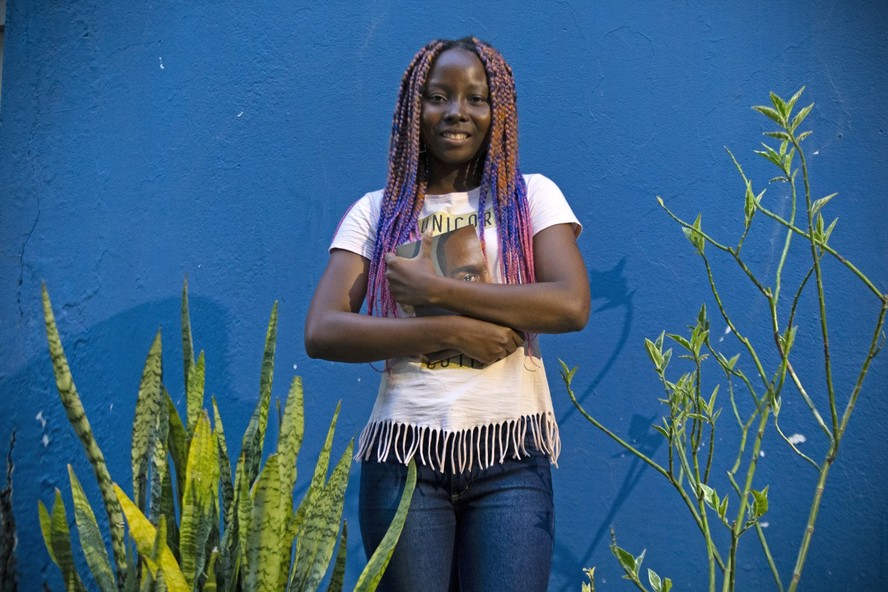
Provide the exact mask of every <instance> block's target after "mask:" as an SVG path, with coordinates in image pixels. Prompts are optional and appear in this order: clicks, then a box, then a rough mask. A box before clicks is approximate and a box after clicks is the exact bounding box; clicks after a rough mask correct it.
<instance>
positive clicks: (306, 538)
mask: <svg viewBox="0 0 888 592" xmlns="http://www.w3.org/2000/svg"><path fill="white" fill-rule="evenodd" d="M353 449H354V441H351V442H349V444H348V446H347V447H346V449H345V452H344V453H343V454H342V457H340V459H339V462H337V463H336V466H335V467H334V468H333V473H332V475H330V480H329V481H328V482H327V484H326V486H324V487H323V490H322V491H321V492H320V495H318V496H317V497H316V498H315V499H314V503H313V504H312V505H311V506H310V507H309V508H308V509H307V510H306V514H305V521H304V523H303V525H302V528H301V529H300V533H299V544H298V545H297V547H296V560H295V566H296V569H298V570H299V571H300V572H301V573H300V574H299V575H300V576H301V578H300V579H296V580H295V586H294V588H293V589H294V590H305V591H309V590H317V589H318V586H320V583H321V580H322V579H323V577H324V574H325V573H327V567H328V566H329V565H330V559H331V557H332V556H333V548H334V547H335V546H336V538H337V535H338V534H339V524H340V522H341V520H342V506H343V504H344V503H345V487H346V485H348V472H349V469H350V468H351V460H352V454H353Z"/></svg>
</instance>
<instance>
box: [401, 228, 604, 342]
mask: <svg viewBox="0 0 888 592" xmlns="http://www.w3.org/2000/svg"><path fill="white" fill-rule="evenodd" d="M423 241H424V243H425V244H424V245H423V249H422V251H421V252H420V255H419V256H417V257H415V258H413V259H405V258H403V257H397V256H396V255H388V256H387V260H386V261H387V264H388V271H387V272H386V277H387V278H388V281H389V287H390V288H391V290H392V295H393V296H394V298H395V300H396V301H397V302H399V303H400V304H402V305H409V306H422V305H431V306H438V307H441V308H446V309H448V310H452V311H454V312H458V313H462V314H464V315H467V316H470V317H474V318H476V319H483V320H485V321H490V322H491V323H496V324H498V325H505V326H508V327H512V328H513V329H515V330H517V331H527V332H530V333H566V332H569V331H579V330H580V329H582V328H583V327H584V326H585V325H586V321H587V320H588V318H589V308H590V296H589V280H588V278H587V275H586V266H585V264H584V263H583V258H582V256H581V255H580V251H579V249H578V248H577V242H576V237H575V235H574V231H573V226H572V225H571V224H556V225H555V226H550V227H549V228H546V229H544V230H542V231H540V232H538V233H537V234H536V235H534V237H533V255H534V267H535V270H536V280H537V281H536V283H533V284H490V283H481V282H465V281H459V280H455V279H451V278H447V277H443V276H439V275H437V274H436V273H435V271H434V268H433V267H432V263H431V258H430V241H431V237H430V236H424V237H423Z"/></svg>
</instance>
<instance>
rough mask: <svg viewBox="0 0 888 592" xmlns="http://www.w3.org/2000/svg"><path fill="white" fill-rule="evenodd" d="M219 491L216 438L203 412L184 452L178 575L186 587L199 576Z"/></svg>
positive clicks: (214, 515)
mask: <svg viewBox="0 0 888 592" xmlns="http://www.w3.org/2000/svg"><path fill="white" fill-rule="evenodd" d="M218 490H219V455H218V450H217V445H216V438H215V436H214V435H213V433H212V431H211V429H210V418H209V417H208V416H207V414H206V412H203V413H202V414H201V415H200V418H199V419H198V420H197V425H196V426H195V430H194V436H193V437H192V438H191V446H190V447H189V450H188V468H187V470H186V479H185V495H184V498H183V504H182V526H181V529H180V534H179V553H180V556H181V560H182V572H183V573H184V574H185V579H186V581H187V582H188V584H189V585H190V586H193V585H194V582H195V580H196V579H197V578H198V577H199V576H200V574H201V573H202V572H203V569H204V564H205V562H206V546H207V540H208V539H209V536H210V531H211V530H212V527H213V524H214V522H215V520H216V512H215V502H216V496H217V492H218Z"/></svg>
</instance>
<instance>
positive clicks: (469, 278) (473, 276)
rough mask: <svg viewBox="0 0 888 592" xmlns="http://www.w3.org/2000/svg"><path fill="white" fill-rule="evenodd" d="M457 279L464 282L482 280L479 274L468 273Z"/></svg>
mask: <svg viewBox="0 0 888 592" xmlns="http://www.w3.org/2000/svg"><path fill="white" fill-rule="evenodd" d="M457 279H460V280H462V281H464V282H477V281H479V280H480V279H481V278H479V277H478V274H477V273H470V272H466V273H461V274H460V275H459V278H457Z"/></svg>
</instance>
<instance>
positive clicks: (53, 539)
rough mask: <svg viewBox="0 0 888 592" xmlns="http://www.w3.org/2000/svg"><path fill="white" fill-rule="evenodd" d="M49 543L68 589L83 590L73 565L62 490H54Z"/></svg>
mask: <svg viewBox="0 0 888 592" xmlns="http://www.w3.org/2000/svg"><path fill="white" fill-rule="evenodd" d="M49 525H50V543H51V544H52V553H51V554H50V555H51V556H52V557H53V558H54V559H55V563H56V565H58V566H59V569H60V570H62V579H64V580H65V584H66V588H67V589H68V590H83V589H84V588H83V584H82V583H81V581H80V577H78V575H77V570H76V569H75V567H74V554H73V553H72V552H71V532H70V530H69V529H68V516H67V514H66V513H65V504H64V502H62V492H61V491H59V490H58V489H56V490H55V501H54V502H53V504H52V514H51V515H50V522H49Z"/></svg>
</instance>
